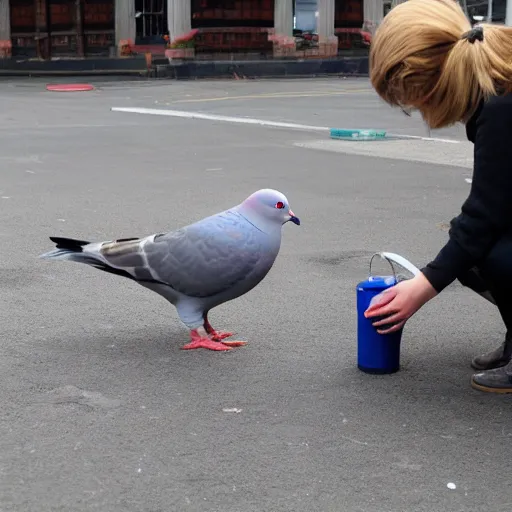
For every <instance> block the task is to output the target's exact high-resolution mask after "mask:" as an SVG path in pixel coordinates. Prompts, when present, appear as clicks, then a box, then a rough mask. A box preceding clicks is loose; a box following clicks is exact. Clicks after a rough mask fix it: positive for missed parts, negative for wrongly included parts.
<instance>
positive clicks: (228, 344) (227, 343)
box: [221, 341, 247, 347]
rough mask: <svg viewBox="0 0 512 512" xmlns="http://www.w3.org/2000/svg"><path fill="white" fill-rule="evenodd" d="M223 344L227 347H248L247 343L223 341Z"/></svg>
mask: <svg viewBox="0 0 512 512" xmlns="http://www.w3.org/2000/svg"><path fill="white" fill-rule="evenodd" d="M221 343H222V344H223V345H226V346H227V347H243V346H244V345H247V341H222V342H221Z"/></svg>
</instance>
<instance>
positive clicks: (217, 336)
mask: <svg viewBox="0 0 512 512" xmlns="http://www.w3.org/2000/svg"><path fill="white" fill-rule="evenodd" d="M234 334H235V333H234V332H222V331H210V332H209V333H208V336H209V337H210V338H211V339H212V340H213V341H222V340H225V339H226V338H231V336H234Z"/></svg>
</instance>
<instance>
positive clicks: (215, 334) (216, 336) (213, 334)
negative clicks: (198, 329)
mask: <svg viewBox="0 0 512 512" xmlns="http://www.w3.org/2000/svg"><path fill="white" fill-rule="evenodd" d="M203 318H204V323H203V327H204V330H205V331H206V332H207V333H208V336H209V337H210V338H211V339H212V340H213V341H217V342H219V341H220V342H222V344H223V345H227V346H228V347H243V346H244V345H246V344H247V342H246V341H223V340H224V339H226V338H231V336H233V335H234V333H232V332H222V331H216V330H215V329H214V328H213V327H212V325H211V324H210V322H209V321H208V313H205V314H204V315H203Z"/></svg>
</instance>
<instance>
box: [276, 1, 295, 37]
mask: <svg viewBox="0 0 512 512" xmlns="http://www.w3.org/2000/svg"><path fill="white" fill-rule="evenodd" d="M294 1H295V0H275V1H274V31H275V34H276V35H278V36H293V2H294Z"/></svg>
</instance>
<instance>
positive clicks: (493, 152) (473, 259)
mask: <svg viewBox="0 0 512 512" xmlns="http://www.w3.org/2000/svg"><path fill="white" fill-rule="evenodd" d="M476 128H477V131H476V138H475V150H474V173H473V182H472V185H471V192H470V194H469V197H468V198H467V200H466V201H465V203H464V204H463V206H462V212H461V214H460V215H459V216H458V217H457V219H456V220H455V221H454V222H453V224H452V228H451V230H450V240H449V241H448V243H447V244H446V245H445V246H444V247H443V248H442V249H441V251H440V252H439V254H438V255H437V257H436V258H435V259H434V260H433V261H432V262H430V263H429V264H428V265H427V266H426V267H425V268H423V269H422V273H423V275H424V276H425V277H426V278H427V279H428V281H429V282H430V284H431V285H432V286H433V287H434V289H435V290H436V291H437V292H438V293H439V292H440V291H442V290H443V289H444V288H445V287H446V286H448V285H449V284H450V283H452V282H453V281H454V280H455V279H456V278H457V276H458V275H461V274H463V273H465V272H466V271H467V270H469V269H470V268H472V267H474V266H475V265H477V264H478V262H479V261H481V260H482V259H483V258H485V256H486V254H487V253H488V252H489V250H490V249H491V248H492V246H493V245H494V244H495V243H496V242H497V240H498V239H499V238H500V237H501V236H502V235H503V233H504V232H505V231H507V230H509V229H511V228H512V97H508V98H492V99H491V100H489V102H487V103H486V104H485V106H484V107H483V109H482V112H481V114H480V116H479V118H478V121H477V125H476ZM511 258H512V256H511ZM511 261H512V260H511Z"/></svg>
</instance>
